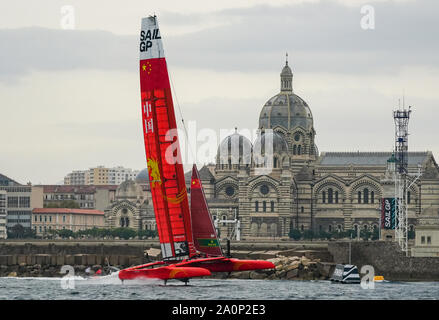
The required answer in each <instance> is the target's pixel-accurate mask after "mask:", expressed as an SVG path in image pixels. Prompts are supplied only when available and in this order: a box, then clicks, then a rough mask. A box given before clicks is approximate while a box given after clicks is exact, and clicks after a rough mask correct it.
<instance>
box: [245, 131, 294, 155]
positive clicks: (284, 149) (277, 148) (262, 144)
mask: <svg viewBox="0 0 439 320" xmlns="http://www.w3.org/2000/svg"><path fill="white" fill-rule="evenodd" d="M270 140H271V141H273V153H277V154H282V153H288V143H287V141H286V140H285V138H284V137H283V135H282V134H280V133H277V132H274V131H271V130H270V131H269V132H262V134H261V135H259V137H258V138H256V140H255V143H254V145H253V150H254V151H255V152H259V150H260V152H261V155H264V154H265V148H266V141H267V142H268V143H269V141H270ZM267 147H268V146H267Z"/></svg>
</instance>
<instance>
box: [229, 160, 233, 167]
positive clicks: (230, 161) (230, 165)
mask: <svg viewBox="0 0 439 320" xmlns="http://www.w3.org/2000/svg"><path fill="white" fill-rule="evenodd" d="M229 169H232V160H231V159H229Z"/></svg>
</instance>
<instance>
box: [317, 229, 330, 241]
mask: <svg viewBox="0 0 439 320" xmlns="http://www.w3.org/2000/svg"><path fill="white" fill-rule="evenodd" d="M331 237H332V234H331V233H329V232H326V231H323V230H321V231H319V233H318V234H317V238H319V239H325V240H329V239H331Z"/></svg>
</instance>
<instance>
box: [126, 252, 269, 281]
mask: <svg viewBox="0 0 439 320" xmlns="http://www.w3.org/2000/svg"><path fill="white" fill-rule="evenodd" d="M274 267H275V266H274V264H273V263H271V262H269V261H263V260H239V259H234V258H225V257H215V258H203V259H194V260H184V261H182V262H179V263H175V264H169V265H167V264H166V262H163V261H161V262H154V263H148V264H144V265H141V266H137V267H132V268H128V269H123V270H121V271H119V279H121V280H133V279H142V278H149V279H160V280H170V279H189V278H196V277H205V276H210V275H211V272H234V271H248V270H263V269H273V268H274Z"/></svg>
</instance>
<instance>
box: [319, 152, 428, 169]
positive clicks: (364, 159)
mask: <svg viewBox="0 0 439 320" xmlns="http://www.w3.org/2000/svg"><path fill="white" fill-rule="evenodd" d="M392 154H393V152H360V151H357V152H322V153H321V154H320V159H319V161H318V163H319V164H320V165H324V166H347V165H351V164H352V165H366V166H386V165H387V160H389V158H391V157H392ZM429 155H430V153H429V152H428V151H425V152H409V153H408V164H409V166H417V165H418V164H423V163H424V162H425V161H426V160H427V158H428V156H429Z"/></svg>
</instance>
